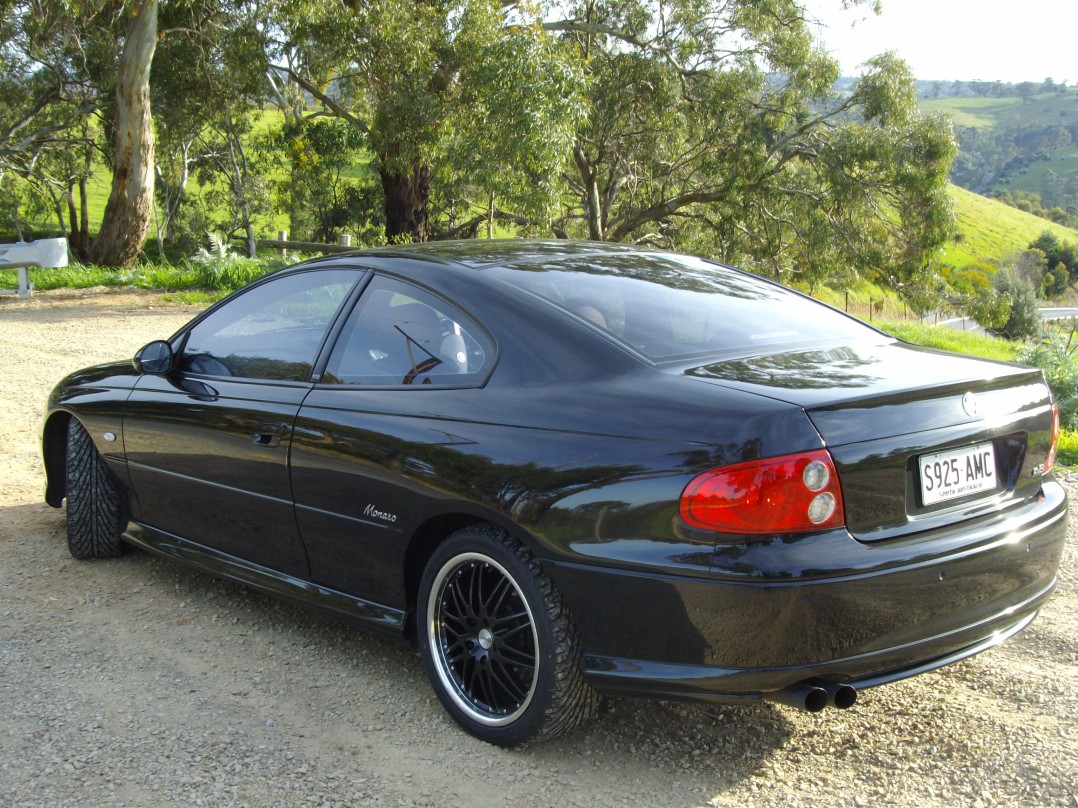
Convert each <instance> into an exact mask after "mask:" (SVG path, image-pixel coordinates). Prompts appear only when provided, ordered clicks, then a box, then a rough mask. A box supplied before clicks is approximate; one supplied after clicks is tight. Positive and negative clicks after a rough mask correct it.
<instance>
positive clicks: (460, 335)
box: [322, 276, 494, 387]
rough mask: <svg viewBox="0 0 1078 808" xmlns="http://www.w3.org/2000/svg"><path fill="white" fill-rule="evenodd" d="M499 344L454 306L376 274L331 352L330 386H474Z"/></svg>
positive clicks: (326, 376)
mask: <svg viewBox="0 0 1078 808" xmlns="http://www.w3.org/2000/svg"><path fill="white" fill-rule="evenodd" d="M493 356H494V346H493V343H491V341H490V339H489V337H487V335H486V334H485V332H483V330H482V329H480V328H479V326H478V325H476V324H475V323H474V322H473V321H472V320H471V319H469V318H468V317H466V316H465V315H463V314H462V313H460V312H459V311H458V310H457V309H456V308H455V307H453V306H451V305H450V304H448V303H446V302H445V301H444V300H441V299H440V298H438V297H435V296H434V295H432V294H430V293H429V292H426V291H424V290H422V289H419V288H417V287H414V286H412V285H410V284H407V283H404V282H403V281H398V280H394V279H392V278H386V277H382V276H378V277H376V278H375V279H374V280H373V281H372V282H371V285H370V287H368V289H367V290H366V291H365V292H364V294H363V297H362V298H361V299H360V301H359V304H358V305H357V306H356V308H355V309H354V310H353V311H352V313H351V315H350V316H349V318H348V322H347V323H346V324H345V327H344V330H343V331H342V332H341V336H340V339H339V340H338V341H337V345H336V346H335V347H334V349H333V353H332V354H330V357H329V364H328V365H327V366H326V371H325V373H324V374H323V376H322V381H323V382H325V383H327V384H362V385H378V386H394V387H396V386H405V385H454V386H457V385H473V384H480V383H482V381H483V380H484V379H485V377H486V374H487V372H488V371H489V370H490V367H491V363H492V362H493Z"/></svg>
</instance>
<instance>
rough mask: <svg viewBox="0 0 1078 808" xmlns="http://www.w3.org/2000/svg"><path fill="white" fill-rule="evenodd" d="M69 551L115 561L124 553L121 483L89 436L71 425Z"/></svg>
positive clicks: (77, 556) (68, 487)
mask: <svg viewBox="0 0 1078 808" xmlns="http://www.w3.org/2000/svg"><path fill="white" fill-rule="evenodd" d="M66 473H67V549H68V550H69V551H70V552H71V555H73V556H74V557H75V558H115V557H116V556H119V555H121V554H122V553H123V552H124V549H125V548H124V544H123V542H122V541H120V534H121V533H122V532H123V519H122V502H123V501H122V499H121V497H120V486H119V481H118V480H117V479H116V477H115V476H114V475H113V473H112V472H111V471H109V467H108V466H107V465H105V460H104V458H102V457H101V455H100V454H99V453H98V451H97V448H96V447H95V446H94V442H93V440H91V438H90V435H89V433H88V432H87V431H86V429H85V428H84V427H83V425H82V424H80V423H79V422H78V420H77V419H75V418H72V419H71V420H70V421H69V422H68V425H67V472H66Z"/></svg>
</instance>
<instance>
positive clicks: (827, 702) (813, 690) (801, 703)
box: [764, 679, 857, 713]
mask: <svg viewBox="0 0 1078 808" xmlns="http://www.w3.org/2000/svg"><path fill="white" fill-rule="evenodd" d="M764 698H765V699H767V700H768V701H773V702H776V703H778V704H785V705H786V706H787V707H796V708H797V709H798V710H806V711H807V712H810V713H818V712H820V710H822V709H824V708H825V707H828V706H831V707H835V708H837V709H839V710H847V709H849V708H850V707H853V705H854V703H856V701H857V689H856V688H854V687H853V686H852V685H845V684H839V683H836V682H825V681H823V680H822V679H808V680H806V681H804V682H798V683H797V684H795V685H790V686H789V687H786V688H783V689H782V690H774V691H772V692H770V693H764Z"/></svg>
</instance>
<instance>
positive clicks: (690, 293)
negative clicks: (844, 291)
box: [488, 253, 880, 361]
mask: <svg viewBox="0 0 1078 808" xmlns="http://www.w3.org/2000/svg"><path fill="white" fill-rule="evenodd" d="M488 271H491V272H493V273H495V274H496V275H498V276H499V277H500V278H502V279H504V280H505V281H507V282H509V283H510V284H512V285H514V286H517V287H518V288H521V289H525V290H527V291H528V292H531V293H532V294H535V295H537V296H539V297H541V298H543V299H545V300H547V301H549V302H550V303H552V304H554V305H555V306H558V307H559V308H561V309H564V310H566V311H568V312H570V313H572V314H573V315H575V316H577V317H579V318H581V319H584V320H586V321H588V322H590V323H592V324H593V325H595V326H597V327H599V328H601V329H603V330H605V331H607V332H608V333H609V334H611V335H612V336H614V337H615V338H617V339H618V340H620V341H622V342H624V343H626V344H627V345H629V346H630V347H632V348H633V349H635V350H636V351H639V352H640V353H642V354H644V355H645V356H647V357H648V358H650V359H652V360H655V361H662V360H668V359H676V358H681V357H688V356H693V355H704V354H730V355H738V354H745V353H755V352H756V351H758V350H761V349H768V350H770V349H773V348H775V347H785V346H794V345H803V344H806V343H816V344H819V343H827V342H850V341H860V340H864V339H879V338H880V334H879V333H878V332H876V331H875V330H873V329H871V328H869V327H867V326H865V325H864V324H862V323H860V322H859V321H857V320H854V319H853V318H851V317H847V316H846V315H844V314H842V313H841V312H837V311H835V310H833V309H831V308H829V307H827V306H825V305H823V304H820V303H817V302H815V301H813V300H811V299H808V298H805V297H803V296H802V295H799V294H797V293H796V292H793V291H791V290H789V289H786V288H784V287H782V286H778V285H776V284H772V283H770V282H768V281H765V280H763V279H762V278H758V277H756V276H754V275H750V274H748V273H744V272H739V271H737V270H734V269H730V268H727V267H723V266H720V265H718V264H712V263H710V262H708V261H704V260H702V259H696V258H692V257H689V256H671V255H665V254H662V253H655V254H643V255H641V254H628V255H613V256H611V255H602V256H594V255H585V256H580V257H575V258H571V259H567V260H559V261H557V262H556V263H553V262H552V263H550V264H541V265H540V264H536V265H524V266H520V265H518V266H515V267H512V268H498V269H492V270H488Z"/></svg>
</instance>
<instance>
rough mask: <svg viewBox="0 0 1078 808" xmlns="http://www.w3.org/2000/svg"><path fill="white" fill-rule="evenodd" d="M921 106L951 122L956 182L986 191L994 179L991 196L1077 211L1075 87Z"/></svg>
mask: <svg viewBox="0 0 1078 808" xmlns="http://www.w3.org/2000/svg"><path fill="white" fill-rule="evenodd" d="M919 106H920V109H921V111H922V112H942V113H945V114H947V115H949V116H950V117H951V120H952V121H953V122H954V125H955V127H956V129H957V132H958V136H959V141H960V144H961V150H962V157H960V159H959V161H958V162H957V163H956V165H955V171H954V172H953V173H952V177H951V178H952V180H953V181H954V182H956V183H959V184H961V185H963V186H964V187H967V188H972V189H975V190H977V191H979V192H981V193H986V192H987V189H986V188H985V187H984V183H985V182H986V181H989V180H991V178H993V177H994V178H995V179H994V180H991V189H990V190H991V192H992V193H996V192H1001V191H1009V192H1011V193H1013V192H1016V191H1025V192H1030V193H1036V194H1039V195H1040V197H1041V202H1042V204H1043V205H1044V206H1045V207H1046V208H1051V207H1053V206H1059V207H1062V208H1064V209H1067V210H1069V211H1070V213H1071V214H1072V215H1074V214H1075V210H1078V88H1071V89H1069V90H1067V92H1065V93H1041V94H1039V95H1034V96H1031V97H1030V98H1028V99H1021V98H1017V97H1010V98H935V99H922V100H921V101H920V102H919ZM963 158H964V159H963ZM1049 171H1051V172H1052V173H1053V174H1054V175H1055V176H1054V178H1052V177H1050V176H1049V175H1048V172H1049ZM1050 180H1051V181H1050Z"/></svg>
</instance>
